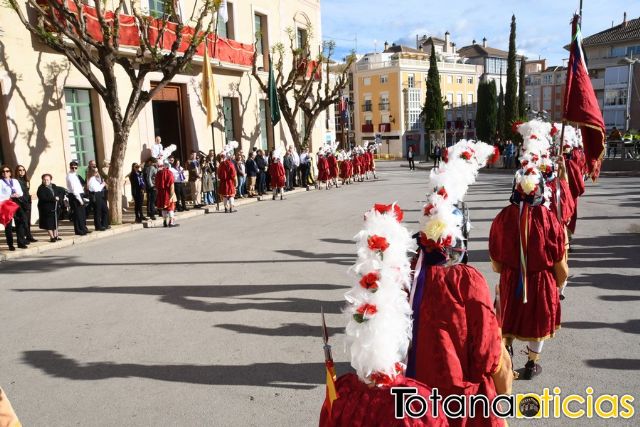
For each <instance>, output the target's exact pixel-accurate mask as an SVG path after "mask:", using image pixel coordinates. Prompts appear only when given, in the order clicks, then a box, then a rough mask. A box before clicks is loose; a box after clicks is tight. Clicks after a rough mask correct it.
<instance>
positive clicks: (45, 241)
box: [0, 188, 314, 262]
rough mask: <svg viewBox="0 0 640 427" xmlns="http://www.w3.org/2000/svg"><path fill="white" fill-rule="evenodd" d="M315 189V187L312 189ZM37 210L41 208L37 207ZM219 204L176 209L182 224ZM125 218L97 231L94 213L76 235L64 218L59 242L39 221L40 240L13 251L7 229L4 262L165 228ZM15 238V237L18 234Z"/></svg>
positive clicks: (241, 202) (0, 249)
mask: <svg viewBox="0 0 640 427" xmlns="http://www.w3.org/2000/svg"><path fill="white" fill-rule="evenodd" d="M313 190H314V189H313V188H311V190H310V191H313ZM306 192H307V191H306V190H305V189H304V188H296V189H294V190H292V191H288V192H286V193H285V198H287V197H289V196H291V195H293V194H298V193H306ZM262 200H271V195H270V194H268V195H267V196H263V197H262ZM259 201H260V200H259V198H257V197H256V198H245V199H236V206H237V207H242V206H246V205H250V204H252V203H258V202H259ZM36 209H37V208H36ZM220 210H221V211H222V212H224V207H223V204H222V202H221V203H220ZM216 212H217V211H216V206H215V205H212V206H205V207H202V208H200V209H196V208H193V207H191V208H190V210H189V211H187V212H176V220H177V221H178V223H180V222H181V221H182V220H185V219H188V218H194V217H196V216H201V215H205V214H211V213H216ZM122 221H123V223H124V224H122V225H112V226H111V228H110V229H109V230H106V231H95V229H94V226H93V215H91V218H87V228H88V229H89V230H90V231H92V233H91V234H87V235H86V236H76V235H75V234H74V232H73V223H72V222H71V221H69V220H68V219H65V220H63V221H60V224H59V228H58V230H59V235H60V237H61V238H62V240H59V241H57V242H53V243H52V242H50V241H49V236H48V235H47V232H46V231H44V230H40V229H39V228H38V225H37V224H34V225H32V226H31V233H32V234H33V237H35V238H36V239H37V240H38V241H37V242H34V243H31V244H29V247H28V248H27V249H19V248H18V247H17V243H15V242H14V245H16V250H15V251H13V252H11V251H9V248H8V246H7V242H6V240H5V239H4V232H2V233H1V234H0V262H2V261H8V260H13V259H19V258H25V257H30V256H34V255H37V254H40V253H43V252H46V251H50V250H52V249H59V248H66V247H69V246H73V245H77V244H82V243H86V242H90V241H93V240H97V239H105V238H109V237H112V236H116V235H118V234H122V233H128V232H131V231H136V230H142V229H144V228H162V227H163V225H162V217H161V216H158V217H156V219H155V220H153V221H152V220H147V221H143V223H142V224H137V223H136V222H135V217H134V212H133V209H128V210H127V211H125V212H124V213H123V214H122ZM14 239H15V236H14Z"/></svg>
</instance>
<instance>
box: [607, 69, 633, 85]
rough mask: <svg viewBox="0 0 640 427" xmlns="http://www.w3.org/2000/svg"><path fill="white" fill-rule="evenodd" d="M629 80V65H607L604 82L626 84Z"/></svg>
mask: <svg viewBox="0 0 640 427" xmlns="http://www.w3.org/2000/svg"><path fill="white" fill-rule="evenodd" d="M628 82H629V66H628V65H622V66H620V67H607V69H606V70H605V72H604V84H605V86H610V85H624V86H626V85H627V83H628Z"/></svg>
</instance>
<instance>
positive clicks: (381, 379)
mask: <svg viewBox="0 0 640 427" xmlns="http://www.w3.org/2000/svg"><path fill="white" fill-rule="evenodd" d="M369 379H370V380H371V382H373V383H374V384H376V385H384V386H390V385H391V384H393V378H391V377H390V376H389V375H387V374H385V373H382V372H374V373H372V374H371V375H369Z"/></svg>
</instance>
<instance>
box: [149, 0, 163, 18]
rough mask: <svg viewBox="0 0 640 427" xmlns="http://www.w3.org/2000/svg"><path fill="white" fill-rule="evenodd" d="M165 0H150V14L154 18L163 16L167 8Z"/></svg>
mask: <svg viewBox="0 0 640 427" xmlns="http://www.w3.org/2000/svg"><path fill="white" fill-rule="evenodd" d="M165 3H166V1H165V0H149V14H150V15H151V16H153V17H154V18H161V17H162V16H163V15H164V13H165V11H166V9H165Z"/></svg>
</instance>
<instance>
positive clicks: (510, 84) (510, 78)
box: [503, 15, 518, 138]
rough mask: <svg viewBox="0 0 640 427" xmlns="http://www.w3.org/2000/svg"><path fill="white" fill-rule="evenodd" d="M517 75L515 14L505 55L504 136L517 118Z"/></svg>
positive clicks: (508, 134)
mask: <svg viewBox="0 0 640 427" xmlns="http://www.w3.org/2000/svg"><path fill="white" fill-rule="evenodd" d="M517 92H518V76H517V71H516V16H515V15H512V16H511V33H510V34H509V56H508V57H507V88H506V91H505V94H504V123H503V126H504V128H503V131H504V134H503V135H504V136H505V137H507V138H511V137H513V135H511V124H512V123H513V122H514V121H516V119H517V118H518V96H517Z"/></svg>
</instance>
